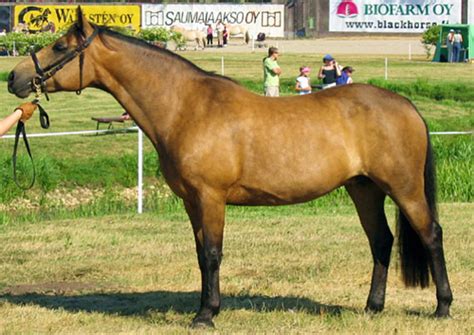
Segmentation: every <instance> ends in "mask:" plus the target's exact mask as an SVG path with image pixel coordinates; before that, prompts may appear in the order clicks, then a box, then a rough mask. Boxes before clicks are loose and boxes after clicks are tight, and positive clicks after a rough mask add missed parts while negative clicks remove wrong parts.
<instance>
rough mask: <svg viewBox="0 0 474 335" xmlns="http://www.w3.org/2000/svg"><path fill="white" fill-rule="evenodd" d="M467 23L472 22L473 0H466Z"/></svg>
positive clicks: (473, 18) (473, 20)
mask: <svg viewBox="0 0 474 335" xmlns="http://www.w3.org/2000/svg"><path fill="white" fill-rule="evenodd" d="M467 23H468V24H474V1H472V0H471V1H468V2H467Z"/></svg>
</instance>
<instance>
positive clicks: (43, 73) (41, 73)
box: [30, 27, 99, 100]
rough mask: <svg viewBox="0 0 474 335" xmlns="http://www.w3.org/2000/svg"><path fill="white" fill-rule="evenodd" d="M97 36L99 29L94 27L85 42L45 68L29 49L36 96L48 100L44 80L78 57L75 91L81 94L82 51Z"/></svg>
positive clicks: (32, 82)
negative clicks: (41, 95) (77, 83)
mask: <svg viewBox="0 0 474 335" xmlns="http://www.w3.org/2000/svg"><path fill="white" fill-rule="evenodd" d="M98 34H99V29H98V28H96V27H94V31H93V32H92V34H91V35H90V36H89V37H87V38H86V39H85V41H84V42H83V43H81V44H79V45H78V46H77V47H76V48H75V49H74V50H72V51H70V52H68V53H66V54H65V55H64V57H63V58H61V59H59V60H58V61H56V62H54V63H52V64H50V65H48V66H47V67H46V68H44V69H43V68H42V67H41V64H40V62H39V59H38V57H37V56H36V53H35V51H34V50H33V49H31V51H30V53H31V58H32V60H33V63H34V65H35V70H36V76H35V77H34V78H33V79H32V80H31V86H32V89H33V90H34V91H35V92H36V94H37V95H38V94H39V93H44V94H45V96H46V99H47V100H49V97H48V90H47V87H46V80H48V79H49V78H51V77H52V76H54V75H55V74H56V72H58V71H59V70H61V69H62V68H63V67H64V66H65V65H66V64H67V63H69V62H71V61H72V60H73V59H74V58H76V57H77V56H79V88H78V90H77V91H76V93H77V94H81V91H82V89H83V81H82V74H83V67H84V57H85V54H84V51H85V50H86V49H87V47H89V45H90V44H91V43H92V41H93V40H94V38H95V37H96V36H97V35H98Z"/></svg>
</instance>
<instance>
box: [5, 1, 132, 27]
mask: <svg viewBox="0 0 474 335" xmlns="http://www.w3.org/2000/svg"><path fill="white" fill-rule="evenodd" d="M81 8H82V11H83V13H84V14H85V16H86V17H87V18H88V19H89V21H91V22H93V23H96V24H98V25H101V26H102V25H105V26H114V27H130V28H132V29H134V30H139V29H140V19H141V18H140V14H141V11H140V6H137V5H130V6H121V5H120V6H102V5H101V6H90V5H89V6H88V5H83V6H81ZM76 10H77V6H67V5H66V6H62V5H17V6H15V14H14V25H15V26H19V25H20V26H24V27H25V28H26V30H28V31H30V32H38V31H48V30H49V31H54V30H60V29H63V28H66V27H68V26H70V25H71V24H72V23H74V22H76V19H77V17H76Z"/></svg>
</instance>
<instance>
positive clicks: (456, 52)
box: [453, 30, 464, 63]
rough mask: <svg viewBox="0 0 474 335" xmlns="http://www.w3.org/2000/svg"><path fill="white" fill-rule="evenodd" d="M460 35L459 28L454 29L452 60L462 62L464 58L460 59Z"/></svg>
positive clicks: (461, 41)
mask: <svg viewBox="0 0 474 335" xmlns="http://www.w3.org/2000/svg"><path fill="white" fill-rule="evenodd" d="M462 43H463V39H462V35H461V30H458V31H456V33H455V34H454V43H453V54H454V58H453V62H455V63H457V62H462V61H463V60H464V59H461V49H462Z"/></svg>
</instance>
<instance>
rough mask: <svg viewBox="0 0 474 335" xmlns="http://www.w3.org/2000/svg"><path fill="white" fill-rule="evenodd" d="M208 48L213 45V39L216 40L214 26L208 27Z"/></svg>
mask: <svg viewBox="0 0 474 335" xmlns="http://www.w3.org/2000/svg"><path fill="white" fill-rule="evenodd" d="M206 37H207V46H210V45H213V41H212V40H213V38H214V30H213V29H212V25H210V24H208V25H207V36H206Z"/></svg>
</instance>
